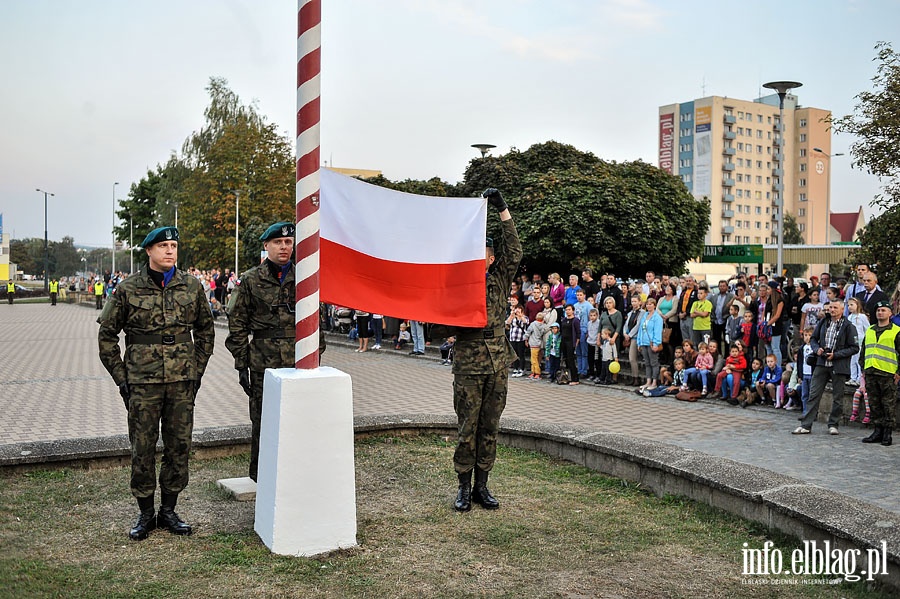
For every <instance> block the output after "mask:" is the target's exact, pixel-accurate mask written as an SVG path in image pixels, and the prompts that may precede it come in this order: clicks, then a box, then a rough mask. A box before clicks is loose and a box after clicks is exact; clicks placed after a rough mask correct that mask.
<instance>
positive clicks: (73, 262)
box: [49, 236, 81, 278]
mask: <svg viewBox="0 0 900 599" xmlns="http://www.w3.org/2000/svg"><path fill="white" fill-rule="evenodd" d="M49 253H50V276H51V277H56V278H59V277H68V276H71V275H74V274H75V273H76V272H78V271H79V270H81V256H79V255H78V250H77V249H76V248H75V239H74V238H72V237H68V236H66V237H63V238H62V241H51V242H50V252H49Z"/></svg>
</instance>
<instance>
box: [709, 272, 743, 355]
mask: <svg viewBox="0 0 900 599" xmlns="http://www.w3.org/2000/svg"><path fill="white" fill-rule="evenodd" d="M710 301H711V302H712V307H713V313H712V336H713V339H715V340H716V341H718V342H719V347H725V346H724V345H722V344H723V343H724V342H725V321H726V320H728V309H729V307H731V302H733V301H734V294H733V293H731V292H730V291H729V290H728V281H725V280H721V281H719V288H718V289H717V291H716V293H714V294H713V295H712V297H711V298H710ZM741 313H742V314H743V311H741Z"/></svg>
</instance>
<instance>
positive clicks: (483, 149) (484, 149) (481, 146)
mask: <svg viewBox="0 0 900 599" xmlns="http://www.w3.org/2000/svg"><path fill="white" fill-rule="evenodd" d="M472 147H473V148H477V149H478V150H479V151H480V152H481V157H482V158H484V157H485V156H487V153H488V151H489V150H490V149H491V148H496V147H497V146H495V145H494V144H472Z"/></svg>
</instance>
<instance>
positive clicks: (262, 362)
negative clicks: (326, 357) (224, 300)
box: [225, 222, 322, 481]
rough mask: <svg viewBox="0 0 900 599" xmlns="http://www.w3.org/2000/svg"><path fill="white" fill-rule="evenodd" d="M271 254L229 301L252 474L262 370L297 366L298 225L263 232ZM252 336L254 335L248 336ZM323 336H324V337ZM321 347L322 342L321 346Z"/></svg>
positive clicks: (281, 225) (229, 342)
mask: <svg viewBox="0 0 900 599" xmlns="http://www.w3.org/2000/svg"><path fill="white" fill-rule="evenodd" d="M259 240H260V241H262V242H263V248H265V250H266V253H267V256H266V259H265V260H263V262H262V264H260V265H259V266H256V267H254V268H251V269H250V270H248V271H247V272H245V273H244V274H243V275H241V278H240V279H239V280H238V282H237V284H236V285H235V288H234V291H233V292H232V293H231V300H230V301H229V302H228V338H227V339H226V340H225V347H227V348H228V351H230V352H231V355H232V356H234V367H235V369H236V370H237V371H238V381H239V382H240V384H241V387H242V388H243V389H244V393H246V394H247V396H248V397H249V398H250V423H251V430H252V437H251V441H250V478H252V479H253V480H254V481H256V474H257V471H258V469H259V429H260V422H261V420H262V402H263V375H264V374H265V371H266V368H292V367H293V366H294V341H295V339H296V333H295V320H294V312H295V309H294V289H295V285H294V264H293V262H292V261H291V254H292V253H293V251H294V225H292V224H291V223H288V222H281V223H275V224H274V225H272V226H271V227H269V228H268V229H266V230H265V232H264V233H263V234H262V236H260V238H259ZM251 334H252V335H253V340H252V341H251V340H250V335H251ZM321 339H322V337H321V336H320V341H321ZM320 351H321V347H320Z"/></svg>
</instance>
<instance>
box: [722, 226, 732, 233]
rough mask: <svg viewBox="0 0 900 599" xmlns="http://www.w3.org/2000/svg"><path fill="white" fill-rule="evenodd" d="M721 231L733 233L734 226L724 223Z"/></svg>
mask: <svg viewBox="0 0 900 599" xmlns="http://www.w3.org/2000/svg"><path fill="white" fill-rule="evenodd" d="M722 233H729V234H730V233H734V227H732V226H731V225H725V226H724V227H722Z"/></svg>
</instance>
